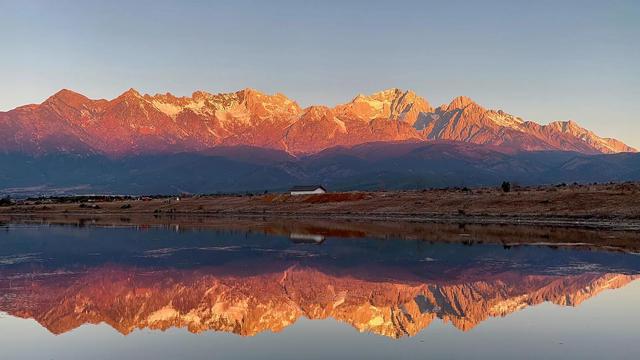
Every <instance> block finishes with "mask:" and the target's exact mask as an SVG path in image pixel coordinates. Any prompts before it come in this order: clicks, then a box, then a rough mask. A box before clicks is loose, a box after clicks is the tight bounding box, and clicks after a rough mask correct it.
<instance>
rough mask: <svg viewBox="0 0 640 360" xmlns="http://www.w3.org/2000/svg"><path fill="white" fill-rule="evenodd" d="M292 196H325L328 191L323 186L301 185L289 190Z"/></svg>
mask: <svg viewBox="0 0 640 360" xmlns="http://www.w3.org/2000/svg"><path fill="white" fill-rule="evenodd" d="M289 192H290V193H291V195H313V194H324V193H326V192H327V189H325V188H324V187H322V185H300V186H294V187H292V188H291V189H289Z"/></svg>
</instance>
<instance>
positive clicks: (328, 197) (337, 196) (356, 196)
mask: <svg viewBox="0 0 640 360" xmlns="http://www.w3.org/2000/svg"><path fill="white" fill-rule="evenodd" d="M366 198H367V196H366V194H364V193H357V192H354V193H333V194H331V193H330V194H318V195H309V196H307V197H306V199H304V200H303V202H305V203H309V204H324V203H332V202H345V201H360V200H364V199H366Z"/></svg>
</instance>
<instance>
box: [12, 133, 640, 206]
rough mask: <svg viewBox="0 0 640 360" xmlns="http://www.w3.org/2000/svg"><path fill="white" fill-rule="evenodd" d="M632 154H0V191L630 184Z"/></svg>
mask: <svg viewBox="0 0 640 360" xmlns="http://www.w3.org/2000/svg"><path fill="white" fill-rule="evenodd" d="M638 169H640V154H635V153H623V154H610V155H585V154H580V153H576V152H559V151H540V152H529V151H514V150H512V149H508V148H503V147H497V146H490V145H478V144H471V143H463V142H445V141H432V142H427V143H425V142H422V141H404V142H371V143H366V144H360V145H356V146H353V147H334V148H330V149H326V150H323V151H321V152H318V153H316V154H313V155H309V156H302V157H294V156H291V155H290V154H288V153H287V152H284V151H282V150H267V149H263V148H258V147H246V146H224V147H222V146H221V147H216V148H213V149H208V150H206V151H201V152H192V153H178V154H144V155H128V156H124V157H119V158H112V157H107V156H104V155H100V154H94V155H77V154H59V153H57V154H47V155H41V156H31V155H25V154H22V153H10V154H0V194H10V195H12V196H24V195H38V194H55V193H62V194H91V193H116V194H154V193H162V194H169V193H180V192H189V193H215V192H244V191H254V192H262V191H264V190H270V191H283V190H286V189H287V188H289V187H290V186H292V185H296V184H301V183H302V184H304V183H321V184H324V185H325V186H327V187H329V188H330V189H331V190H355V189H362V190H365V189H369V190H378V189H423V188H428V187H451V186H460V187H464V186H496V185H497V184H499V183H501V182H502V181H504V180H508V181H512V182H515V183H518V184H522V185H533V184H553V183H556V184H557V183H561V182H567V183H571V182H581V183H586V182H608V181H639V180H640V171H638Z"/></svg>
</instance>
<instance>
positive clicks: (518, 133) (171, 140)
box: [0, 89, 636, 156]
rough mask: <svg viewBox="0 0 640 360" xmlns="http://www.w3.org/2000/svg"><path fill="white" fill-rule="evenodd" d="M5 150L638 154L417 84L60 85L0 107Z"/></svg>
mask: <svg viewBox="0 0 640 360" xmlns="http://www.w3.org/2000/svg"><path fill="white" fill-rule="evenodd" d="M0 136H1V137H2V139H3V141H2V142H0V150H1V151H5V152H23V153H27V154H44V153H52V152H78V153H96V154H105V155H109V156H124V155H131V154H145V153H175V152H187V151H201V150H205V149H211V148H216V147H220V146H233V145H247V146H253V147H261V148H269V149H278V150H284V151H286V152H288V153H290V154H292V155H304V154H312V153H317V152H319V151H322V150H324V149H327V148H331V147H336V146H347V147H349V146H354V145H358V144H363V143H368V142H397V141H433V140H448V141H460V142H468V143H475V144H487V145H497V146H502V147H507V148H512V149H516V150H527V151H529V150H531V151H535V150H563V151H575V152H580V153H585V154H599V153H604V154H608V153H618V152H635V151H636V149H634V148H632V147H630V146H627V145H625V144H624V143H622V142H620V141H619V140H616V139H611V138H603V137H600V136H598V135H596V134H594V133H593V132H591V131H589V130H587V129H584V128H582V127H580V126H579V125H578V124H576V123H575V122H573V121H566V122H553V123H551V124H548V125H540V124H538V123H535V122H532V121H525V120H523V119H521V118H519V117H517V116H513V115H510V114H507V113H505V112H503V111H502V110H488V109H485V108H484V107H482V106H480V105H478V104H476V103H475V102H473V101H472V100H471V99H469V98H467V97H458V98H455V99H454V100H453V101H452V102H451V103H450V104H448V105H442V106H440V107H438V108H435V109H434V108H433V107H432V106H431V105H430V104H429V102H428V101H427V100H426V99H424V98H422V97H420V96H418V95H416V94H415V93H414V92H412V91H403V90H400V89H388V90H384V91H380V92H377V93H374V94H371V95H368V96H367V95H358V96H356V97H355V98H354V99H353V100H352V101H350V102H348V103H345V104H341V105H338V106H336V107H334V108H329V107H326V106H310V107H308V108H305V109H302V108H301V107H300V106H299V105H298V104H297V103H296V102H295V101H293V100H291V99H289V98H287V97H286V96H285V95H282V94H275V95H269V94H264V93H261V92H259V91H257V90H253V89H244V90H241V91H237V92H233V93H223V94H210V93H207V92H203V91H197V92H194V93H193V94H192V96H191V97H176V96H173V95H171V94H169V93H167V94H157V95H141V94H140V93H138V92H137V91H136V90H134V89H130V90H128V91H126V92H124V93H123V94H122V95H120V96H118V97H117V98H115V99H113V100H104V99H100V100H92V99H89V98H87V97H85V96H83V95H81V94H78V93H75V92H73V91H70V90H61V91H59V92H57V93H56V94H54V95H52V96H51V97H49V98H48V99H46V100H45V101H44V102H43V103H42V104H39V105H26V106H21V107H18V108H16V109H13V110H10V111H8V112H0Z"/></svg>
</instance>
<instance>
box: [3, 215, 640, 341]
mask: <svg viewBox="0 0 640 360" xmlns="http://www.w3.org/2000/svg"><path fill="white" fill-rule="evenodd" d="M290 235H291V236H273V235H267V234H260V233H252V232H241V231H233V232H227V231H187V232H179V233H176V232H172V231H168V230H163V229H149V230H146V231H134V230H132V229H127V228H74V227H40V226H10V227H9V228H7V231H6V232H5V233H4V234H3V236H2V240H0V241H1V244H0V245H1V249H0V290H1V292H0V311H2V312H6V313H8V314H10V315H13V316H17V317H22V318H33V319H35V320H36V321H37V322H38V323H40V324H41V325H42V326H43V327H45V328H46V329H48V330H49V331H50V332H52V333H54V334H62V333H66V332H69V331H71V330H73V329H75V328H77V327H79V326H81V325H83V324H98V323H106V324H109V325H110V326H111V327H113V328H114V329H116V330H117V331H119V332H121V333H122V334H129V333H131V332H132V331H134V330H135V329H144V328H148V329H163V330H164V329H168V328H171V327H180V328H187V329H188V330H189V331H191V332H196V333H197V332H202V331H209V330H215V331H224V332H230V333H235V334H239V335H244V336H252V335H256V334H258V333H261V332H264V331H274V332H278V331H281V330H283V329H284V328H286V327H288V326H290V325H292V324H293V323H295V322H296V321H297V320H299V319H300V318H302V317H306V318H309V319H312V320H314V319H325V318H333V319H336V320H337V321H340V322H344V323H347V324H349V325H351V326H352V327H354V328H355V329H357V330H358V331H361V332H372V333H375V334H379V335H384V336H387V337H391V338H400V337H405V336H413V335H416V334H417V333H418V332H420V331H421V330H423V329H425V328H426V327H428V326H429V325H430V324H431V323H432V322H433V321H434V320H437V319H441V320H443V321H444V322H446V323H450V324H451V325H452V326H454V327H456V328H458V329H460V330H462V331H468V330H470V329H472V328H474V327H475V326H476V325H478V324H480V323H481V322H482V321H484V320H486V319H488V318H491V317H502V316H507V315H509V314H511V313H513V312H516V311H519V310H522V309H524V308H526V307H528V306H535V305H537V304H540V303H542V302H552V303H554V304H557V305H561V306H577V305H580V304H581V303H582V302H583V301H585V300H587V299H589V298H591V297H593V296H596V295H597V294H598V293H600V292H602V291H603V290H607V289H616V288H619V287H622V286H625V285H626V284H628V283H630V282H631V281H633V280H635V279H637V278H638V276H640V275H638V274H640V261H638V257H637V256H636V255H633V254H625V253H613V252H596V251H585V250H570V249H555V248H550V247H540V246H531V247H529V246H523V247H517V248H510V249H507V248H504V247H503V246H499V245H474V246H466V245H463V244H451V243H449V244H447V243H430V242H428V241H422V240H394V239H389V240H381V239H368V238H360V239H348V240H347V239H339V238H332V237H326V238H325V237H324V236H317V237H313V236H308V235H305V236H301V235H299V234H290ZM317 239H320V241H318V240H317Z"/></svg>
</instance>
